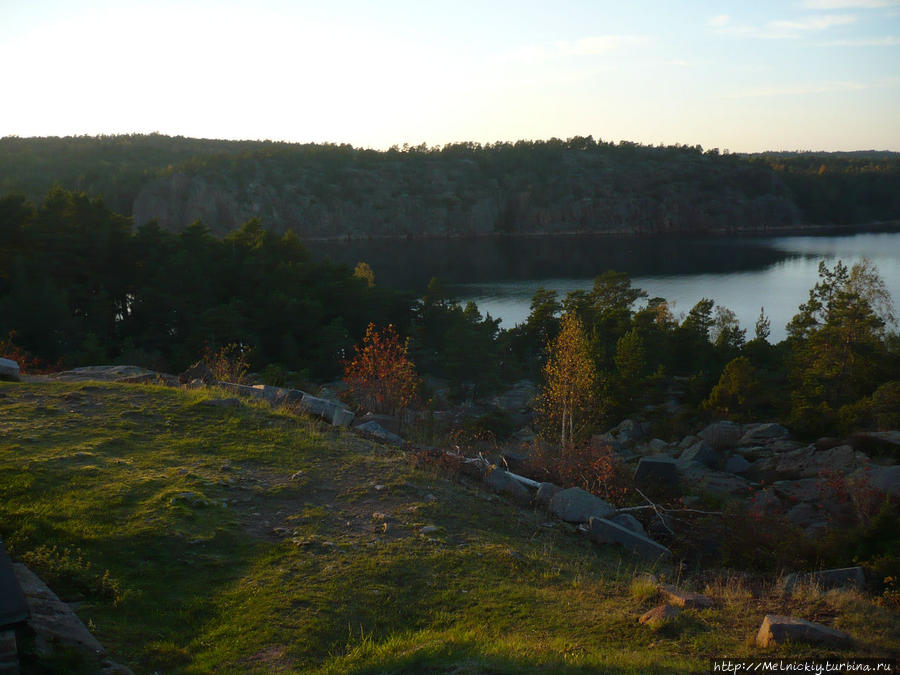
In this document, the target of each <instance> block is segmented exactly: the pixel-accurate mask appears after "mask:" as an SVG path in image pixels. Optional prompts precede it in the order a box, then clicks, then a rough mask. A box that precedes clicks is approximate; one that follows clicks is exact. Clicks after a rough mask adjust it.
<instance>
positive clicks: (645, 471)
mask: <svg viewBox="0 0 900 675" xmlns="http://www.w3.org/2000/svg"><path fill="white" fill-rule="evenodd" d="M634 483H635V485H637V486H638V487H639V488H641V489H644V488H649V489H654V488H655V489H665V490H675V489H677V488H678V467H677V466H676V464H675V460H674V459H672V458H671V457H668V456H666V455H655V456H653V457H641V461H640V462H638V465H637V468H636V469H635V470H634Z"/></svg>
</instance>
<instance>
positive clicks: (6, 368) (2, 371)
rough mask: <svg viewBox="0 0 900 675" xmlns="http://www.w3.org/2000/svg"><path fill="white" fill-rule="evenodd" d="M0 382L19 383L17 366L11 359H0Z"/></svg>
mask: <svg viewBox="0 0 900 675" xmlns="http://www.w3.org/2000/svg"><path fill="white" fill-rule="evenodd" d="M0 380H12V381H13V382H18V381H19V364H18V363H16V362H15V361H13V360H12V359H0Z"/></svg>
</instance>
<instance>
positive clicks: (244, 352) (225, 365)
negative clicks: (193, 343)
mask: <svg viewBox="0 0 900 675" xmlns="http://www.w3.org/2000/svg"><path fill="white" fill-rule="evenodd" d="M202 358H203V361H204V362H205V363H206V365H207V367H208V368H209V370H210V371H211V372H212V374H213V376H214V377H215V378H216V380H218V381H219V382H232V383H234V384H242V383H243V382H244V380H246V379H247V373H248V372H250V348H249V347H247V346H246V345H242V344H238V343H236V342H232V343H231V344H227V345H225V346H224V347H221V348H219V350H218V351H213V349H212V348H211V347H210V346H209V343H206V344H205V345H204V346H203V355H202Z"/></svg>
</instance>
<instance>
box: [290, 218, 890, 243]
mask: <svg viewBox="0 0 900 675" xmlns="http://www.w3.org/2000/svg"><path fill="white" fill-rule="evenodd" d="M881 232H886V233H891V232H900V220H889V221H875V222H871V223H859V224H856V225H790V226H786V227H761V228H757V227H753V228H751V227H735V228H728V229H723V228H715V229H703V230H692V231H683V230H682V231H672V232H650V231H640V230H638V231H635V230H634V229H633V228H621V229H604V230H557V231H546V230H545V231H539V232H465V233H445V234H441V235H436V234H434V235H433V234H396V235H392V234H379V235H365V236H352V235H342V236H337V237H303V236H300V235H297V236H298V237H299V238H300V240H301V241H302V242H304V243H307V242H308V243H329V244H361V243H365V242H367V241H371V242H376V241H378V242H386V241H387V242H390V241H410V242H413V241H440V240H454V241H460V240H480V239H481V240H503V239H542V238H551V237H560V238H571V239H576V238H580V237H590V238H620V239H663V238H667V237H668V238H683V239H686V238H690V237H723V238H724V237H729V236H733V237H766V236H778V237H785V236H802V235H851V234H876V233H881Z"/></svg>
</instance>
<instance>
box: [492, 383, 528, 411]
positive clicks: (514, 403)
mask: <svg viewBox="0 0 900 675" xmlns="http://www.w3.org/2000/svg"><path fill="white" fill-rule="evenodd" d="M537 395H538V386H537V385H536V384H535V383H534V382H532V381H531V380H520V381H519V382H516V383H515V384H514V385H513V386H512V387H510V388H509V389H507V390H506V391H505V392H503V393H502V394H498V395H497V396H494V397H493V398H492V399H491V401H490V402H491V404H492V405H495V406H496V407H498V408H500V410H506V411H520V410H525V409H528V408H531V407H532V405H533V404H534V400H535V398H536V397H537Z"/></svg>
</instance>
